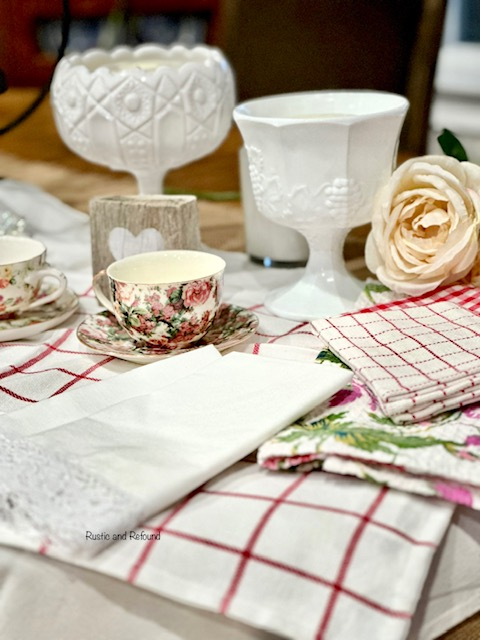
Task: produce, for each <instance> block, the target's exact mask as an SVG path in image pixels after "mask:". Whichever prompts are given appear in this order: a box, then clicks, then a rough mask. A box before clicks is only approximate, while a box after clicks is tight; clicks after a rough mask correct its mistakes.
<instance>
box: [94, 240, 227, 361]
mask: <svg viewBox="0 0 480 640" xmlns="http://www.w3.org/2000/svg"><path fill="white" fill-rule="evenodd" d="M224 270H225V261H224V260H222V258H219V257H218V256H215V255H213V254H211V253H206V252H203V251H188V250H182V251H180V250H173V251H153V252H148V253H139V254H136V255H133V256H128V257H126V258H123V259H122V260H117V261H116V262H113V263H112V264H111V265H110V266H109V267H108V268H107V269H106V270H103V271H100V272H99V273H98V274H97V275H96V276H95V277H94V278H93V287H94V290H95V294H96V296H97V298H98V300H99V301H100V303H101V304H103V305H104V306H105V307H106V308H107V309H108V311H110V312H111V313H113V314H114V316H115V317H116V319H117V322H118V323H119V324H120V326H121V327H122V328H123V329H125V331H127V333H128V334H129V335H130V336H131V337H132V338H133V340H136V341H137V342H143V343H146V344H151V345H154V346H160V347H165V348H168V349H170V348H171V349H178V348H182V347H186V346H188V345H190V344H191V343H193V342H196V341H197V340H200V338H202V337H203V336H204V335H205V333H206V332H207V331H208V329H209V327H210V325H211V324H212V322H213V320H214V318H215V315H216V313H217V311H218V308H219V306H220V301H221V294H222V288H223V273H224ZM105 274H106V276H107V278H108V282H109V287H110V299H108V298H107V297H106V296H105V295H104V293H103V292H102V289H101V286H100V280H101V278H102V277H103V276H104V275H105Z"/></svg>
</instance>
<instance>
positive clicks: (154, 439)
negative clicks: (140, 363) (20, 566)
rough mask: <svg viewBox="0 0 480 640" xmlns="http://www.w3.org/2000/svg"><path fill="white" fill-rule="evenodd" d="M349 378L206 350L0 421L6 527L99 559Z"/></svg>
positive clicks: (0, 502) (1, 509) (0, 498)
mask: <svg viewBox="0 0 480 640" xmlns="http://www.w3.org/2000/svg"><path fill="white" fill-rule="evenodd" d="M350 378H351V373H350V372H348V371H343V370H340V371H339V370H337V368H335V367H333V366H332V367H328V368H326V367H323V366H322V367H320V366H318V365H316V364H311V363H304V362H288V361H281V360H278V359H275V360H272V359H269V358H257V357H255V356H253V355H250V354H245V353H230V354H229V355H227V356H224V357H221V356H220V354H219V353H218V352H217V351H216V350H215V348H214V347H205V348H203V349H198V350H196V351H192V352H189V353H186V354H183V355H180V356H176V357H174V358H171V359H167V360H163V361H160V362H156V363H153V364H150V365H147V366H145V367H143V368H141V369H137V370H134V371H132V372H129V373H126V374H124V375H123V376H120V377H119V378H115V379H110V380H107V381H104V382H99V383H96V384H92V385H89V386H87V387H84V388H80V389H78V390H77V391H71V392H70V393H68V394H65V396H60V397H58V398H52V399H49V400H45V401H43V402H42V403H39V404H38V405H36V406H35V407H31V408H28V409H25V410H20V411H18V412H15V413H11V414H9V415H4V416H1V417H0V438H1V447H0V522H2V524H3V525H4V526H6V527H7V528H10V529H12V528H13V529H15V530H16V531H17V532H18V533H19V534H22V535H27V534H28V535H29V536H31V537H34V538H35V540H36V541H37V542H38V543H39V544H41V543H47V542H48V543H49V544H50V549H52V546H53V550H54V552H55V550H56V551H57V555H60V556H62V555H63V556H65V555H67V556H68V554H71V553H75V554H81V555H83V556H89V555H92V554H94V553H96V552H98V551H99V550H100V549H101V548H102V547H103V546H104V545H105V544H109V543H110V542H112V541H113V539H114V538H113V534H115V533H118V532H120V531H124V530H125V529H131V528H133V527H134V526H135V525H136V524H137V523H139V522H140V521H142V520H143V519H145V518H147V517H148V516H150V515H152V514H154V513H155V512H157V511H159V510H161V509H163V508H165V507H167V506H168V505H169V504H171V503H173V502H174V501H175V500H177V499H179V498H180V497H182V496H184V495H185V494H187V493H188V492H190V491H191V490H193V489H195V488H196V487H198V486H199V485H201V484H202V483H203V482H205V481H206V480H208V479H209V478H211V477H213V476H214V475H216V474H217V473H219V472H220V471H221V470H223V469H225V468H226V467H228V466H229V465H231V464H232V463H233V462H235V461H236V460H239V459H241V458H242V457H244V456H245V455H247V454H248V453H250V452H251V451H253V450H254V449H255V448H256V447H258V445H260V444H261V442H263V441H264V440H265V439H266V438H268V437H270V436H272V435H273V434H274V433H276V432H277V431H279V430H280V429H281V428H283V427H285V426H287V425H288V424H290V423H291V422H292V421H293V420H295V419H296V418H298V417H300V416H301V415H303V414H305V413H307V412H308V411H310V410H311V409H312V408H313V407H314V406H315V405H316V404H318V403H319V402H321V401H323V400H324V399H326V398H328V397H329V396H331V395H332V394H333V393H335V392H336V391H337V390H338V389H340V388H341V387H342V386H344V385H345V384H347V383H348V381H349V380H350ZM87 532H90V533H91V535H89V534H88V533H87ZM102 534H103V535H102Z"/></svg>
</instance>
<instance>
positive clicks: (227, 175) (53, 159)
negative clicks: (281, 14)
mask: <svg viewBox="0 0 480 640" xmlns="http://www.w3.org/2000/svg"><path fill="white" fill-rule="evenodd" d="M35 95H36V90H33V89H9V90H8V91H7V92H6V93H5V94H3V95H0V127H1V126H4V125H5V124H6V123H7V122H9V121H10V120H11V119H12V118H14V117H16V116H17V115H18V114H19V113H20V112H21V111H22V110H23V109H24V108H25V107H26V106H27V105H28V104H30V102H31V101H32V100H33V98H34V97H35ZM241 144H242V142H241V137H240V134H239V132H238V130H237V129H236V128H235V127H232V130H231V131H230V133H229V135H228V137H227V138H226V140H225V142H224V143H223V144H222V145H221V146H220V147H219V148H218V149H217V150H216V151H215V152H214V153H213V154H211V155H209V156H207V157H206V158H202V159H201V160H198V161H196V162H194V163H191V164H190V165H187V166H184V167H181V168H179V169H175V170H172V171H171V172H170V173H168V174H167V177H166V180H165V187H166V188H170V189H174V190H177V191H179V192H183V193H197V192H216V193H218V192H227V191H238V190H239V175H238V160H237V154H238V149H239V148H240V146H241ZM0 176H1V177H5V178H14V179H17V180H24V181H26V182H30V183H33V184H36V185H38V186H40V187H42V188H43V189H44V190H46V191H47V192H49V193H51V194H52V195H54V196H56V197H58V198H60V199H61V200H63V201H64V202H66V203H67V204H70V205H72V206H74V207H76V208H78V209H80V210H83V211H85V212H87V211H88V201H89V199H90V198H91V197H93V196H95V195H112V194H117V195H121V194H124V195H127V194H135V193H136V192H137V191H136V184H135V181H134V179H133V178H132V176H130V175H129V174H125V173H120V172H119V173H114V172H112V171H110V169H108V168H105V167H101V166H99V165H95V164H92V163H90V162H87V161H85V160H82V159H81V158H80V157H78V156H77V155H75V154H74V153H72V152H71V151H70V150H69V149H68V148H67V147H66V146H65V145H64V144H63V142H62V140H61V139H60V137H59V135H58V133H57V131H56V128H55V123H54V121H53V116H52V111H51V108H50V103H49V100H48V98H47V100H45V101H44V102H43V103H42V104H41V106H40V107H39V108H38V109H37V110H36V111H35V113H34V114H33V115H32V116H31V117H30V118H28V120H26V121H25V122H24V123H23V124H21V125H20V126H19V127H17V128H16V129H14V130H13V131H11V132H9V133H7V134H5V135H3V136H1V137H0ZM199 210H200V224H201V231H202V239H203V240H204V242H206V244H208V245H209V246H212V247H217V248H220V249H225V250H240V251H241V250H244V235H243V211H242V206H241V203H240V201H239V200H237V201H225V202H209V201H205V200H200V201H199ZM367 231H368V227H363V228H359V229H358V230H354V231H353V232H352V233H351V234H350V236H349V238H348V239H347V243H346V257H347V258H348V259H349V260H350V261H351V263H352V265H355V266H354V269H353V270H355V271H356V272H357V273H361V272H362V265H361V261H362V255H363V244H364V240H365V235H366V232H367ZM359 262H360V264H359ZM357 267H358V268H357ZM476 639H479V640H480V614H477V615H476V616H474V617H473V618H472V619H470V620H468V621H466V622H464V623H463V624H461V625H459V626H458V627H456V628H455V629H453V630H451V631H450V632H448V633H447V634H445V635H444V636H442V638H441V639H439V640H476Z"/></svg>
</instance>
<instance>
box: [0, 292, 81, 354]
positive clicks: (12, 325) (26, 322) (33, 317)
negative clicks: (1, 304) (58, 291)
mask: <svg viewBox="0 0 480 640" xmlns="http://www.w3.org/2000/svg"><path fill="white" fill-rule="evenodd" d="M49 291H50V289H48V288H45V289H44V290H43V291H42V293H43V292H44V293H45V294H46V293H49ZM40 295H41V294H40ZM78 304H79V300H78V297H77V295H76V294H75V293H74V292H73V291H72V290H71V289H66V290H65V291H64V292H63V294H62V295H61V296H60V298H58V300H55V301H54V302H50V303H48V304H46V305H44V306H43V307H37V308H36V309H30V310H27V311H24V312H22V313H17V314H12V315H11V316H8V317H5V318H0V342H7V341H11V340H22V339H24V338H31V337H32V336H35V335H37V334H38V333H41V332H42V331H46V330H47V329H51V328H52V327H56V326H57V325H59V324H60V323H62V322H63V321H64V320H66V319H67V318H69V317H70V316H71V315H72V314H73V313H74V312H75V310H76V309H77V307H78Z"/></svg>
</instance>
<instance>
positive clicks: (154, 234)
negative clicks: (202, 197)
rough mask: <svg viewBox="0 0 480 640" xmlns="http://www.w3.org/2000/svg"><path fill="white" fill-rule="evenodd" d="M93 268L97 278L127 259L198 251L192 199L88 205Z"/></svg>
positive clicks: (114, 199)
mask: <svg viewBox="0 0 480 640" xmlns="http://www.w3.org/2000/svg"><path fill="white" fill-rule="evenodd" d="M90 229H91V241H92V267H93V273H94V274H96V273H98V272H99V271H101V270H102V269H106V268H107V267H108V265H109V264H111V263H112V262H114V261H115V260H120V259H121V258H124V257H126V256H128V255H133V254H135V253H144V252H146V251H159V250H162V249H194V250H200V249H201V241H200V227H199V221H198V208H197V199H196V198H195V197H194V196H164V195H159V196H108V197H101V198H94V199H93V200H91V202H90Z"/></svg>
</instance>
